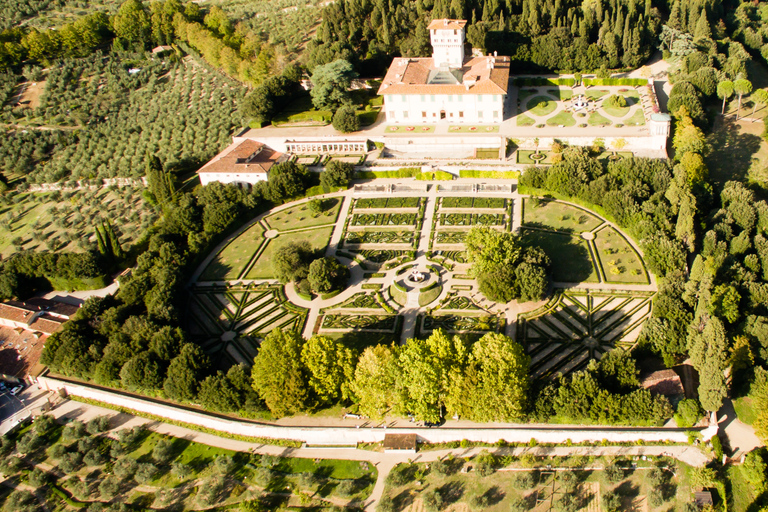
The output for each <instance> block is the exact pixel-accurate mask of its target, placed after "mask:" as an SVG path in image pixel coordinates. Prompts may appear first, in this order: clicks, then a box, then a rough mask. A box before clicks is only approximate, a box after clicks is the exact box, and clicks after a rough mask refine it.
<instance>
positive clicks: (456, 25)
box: [427, 19, 467, 30]
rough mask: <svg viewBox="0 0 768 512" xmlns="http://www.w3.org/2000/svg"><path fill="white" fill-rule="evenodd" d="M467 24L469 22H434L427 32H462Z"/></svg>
mask: <svg viewBox="0 0 768 512" xmlns="http://www.w3.org/2000/svg"><path fill="white" fill-rule="evenodd" d="M466 24H467V20H449V19H442V20H432V21H431V22H430V23H429V26H428V27H427V30H462V29H463V28H464V26H465V25H466Z"/></svg>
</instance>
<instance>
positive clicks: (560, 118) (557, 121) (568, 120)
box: [547, 112, 576, 126]
mask: <svg viewBox="0 0 768 512" xmlns="http://www.w3.org/2000/svg"><path fill="white" fill-rule="evenodd" d="M575 124H576V120H575V119H574V118H573V114H571V113H570V112H560V113H559V114H557V115H554V116H552V117H550V118H549V119H547V125H548V126H573V125H575Z"/></svg>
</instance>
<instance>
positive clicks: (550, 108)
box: [526, 96, 557, 116]
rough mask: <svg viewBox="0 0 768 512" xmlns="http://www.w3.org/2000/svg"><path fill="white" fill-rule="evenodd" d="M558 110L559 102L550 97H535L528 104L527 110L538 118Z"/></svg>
mask: <svg viewBox="0 0 768 512" xmlns="http://www.w3.org/2000/svg"><path fill="white" fill-rule="evenodd" d="M556 108H557V102H556V101H555V100H553V99H552V98H550V97H549V96H534V97H533V98H531V99H529V100H528V102H527V103H526V109H527V110H530V111H531V113H532V114H534V115H537V116H546V115H549V114H551V113H552V112H554V111H555V109H556Z"/></svg>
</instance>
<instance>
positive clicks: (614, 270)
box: [595, 227, 648, 284]
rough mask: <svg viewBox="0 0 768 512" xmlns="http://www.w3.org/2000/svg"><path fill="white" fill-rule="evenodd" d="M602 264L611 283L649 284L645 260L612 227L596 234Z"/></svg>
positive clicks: (606, 277)
mask: <svg viewBox="0 0 768 512" xmlns="http://www.w3.org/2000/svg"><path fill="white" fill-rule="evenodd" d="M595 246H596V247H597V252H598V257H599V260H600V264H601V266H602V268H603V274H604V275H605V279H606V281H607V282H610V283H627V284H647V283H648V275H647V271H646V269H645V265H643V260H642V259H641V258H640V256H639V255H638V254H637V252H635V250H634V249H633V248H632V246H630V245H629V242H627V241H626V240H625V239H624V237H623V236H621V234H620V233H619V232H618V231H616V230H615V229H614V228H612V227H605V228H603V229H601V230H600V231H598V232H597V233H596V237H595Z"/></svg>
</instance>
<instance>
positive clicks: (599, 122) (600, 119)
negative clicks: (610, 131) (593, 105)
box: [587, 112, 613, 126]
mask: <svg viewBox="0 0 768 512" xmlns="http://www.w3.org/2000/svg"><path fill="white" fill-rule="evenodd" d="M587 122H588V123H589V126H610V125H611V124H613V123H612V122H611V121H610V120H608V118H607V117H605V116H602V115H600V114H599V113H597V112H592V113H591V114H589V120H588V121H587Z"/></svg>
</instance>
